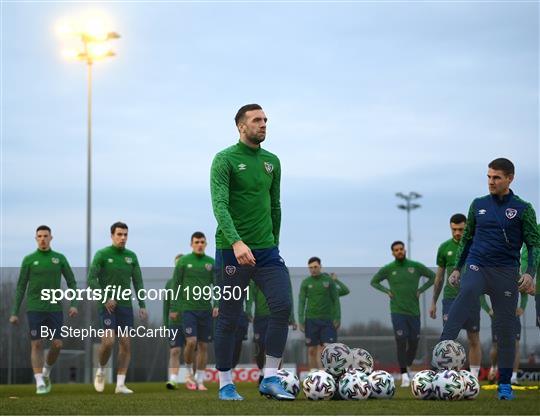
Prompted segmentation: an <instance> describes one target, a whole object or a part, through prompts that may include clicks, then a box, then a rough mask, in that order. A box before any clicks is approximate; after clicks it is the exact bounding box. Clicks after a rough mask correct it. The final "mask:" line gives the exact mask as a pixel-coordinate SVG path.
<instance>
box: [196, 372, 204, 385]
mask: <svg viewBox="0 0 540 417" xmlns="http://www.w3.org/2000/svg"><path fill="white" fill-rule="evenodd" d="M204 374H205V372H204V371H197V384H202V383H203V382H204Z"/></svg>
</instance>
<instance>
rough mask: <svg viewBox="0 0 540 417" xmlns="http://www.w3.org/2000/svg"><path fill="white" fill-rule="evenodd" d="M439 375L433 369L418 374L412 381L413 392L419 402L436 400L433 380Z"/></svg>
mask: <svg viewBox="0 0 540 417" xmlns="http://www.w3.org/2000/svg"><path fill="white" fill-rule="evenodd" d="M436 374H437V373H436V372H435V371H432V370H431V369H426V370H425V371H420V372H417V373H416V374H415V375H414V377H413V379H412V380H411V392H412V395H413V397H414V398H416V399H418V400H431V399H434V398H435V392H434V390H433V378H435V375H436Z"/></svg>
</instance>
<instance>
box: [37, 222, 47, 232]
mask: <svg viewBox="0 0 540 417" xmlns="http://www.w3.org/2000/svg"><path fill="white" fill-rule="evenodd" d="M40 230H46V231H47V232H49V233H51V228H50V227H49V226H45V225H44V224H42V225H41V226H38V228H37V229H36V233H37V232H39V231H40Z"/></svg>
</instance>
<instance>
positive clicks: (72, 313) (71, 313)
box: [68, 307, 79, 317]
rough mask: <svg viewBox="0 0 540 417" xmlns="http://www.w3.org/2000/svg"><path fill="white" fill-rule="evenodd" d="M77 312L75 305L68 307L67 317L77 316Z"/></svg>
mask: <svg viewBox="0 0 540 417" xmlns="http://www.w3.org/2000/svg"><path fill="white" fill-rule="evenodd" d="M77 314H79V310H77V307H70V308H69V311H68V316H69V317H77Z"/></svg>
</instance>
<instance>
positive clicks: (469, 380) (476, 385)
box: [459, 370, 480, 400]
mask: <svg viewBox="0 0 540 417" xmlns="http://www.w3.org/2000/svg"><path fill="white" fill-rule="evenodd" d="M459 374H460V375H461V378H462V379H463V385H464V387H465V388H464V390H463V398H464V399H466V400H474V399H475V398H476V397H478V394H480V382H479V381H478V378H477V377H475V376H474V375H473V374H472V373H470V372H469V371H465V370H461V371H459Z"/></svg>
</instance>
